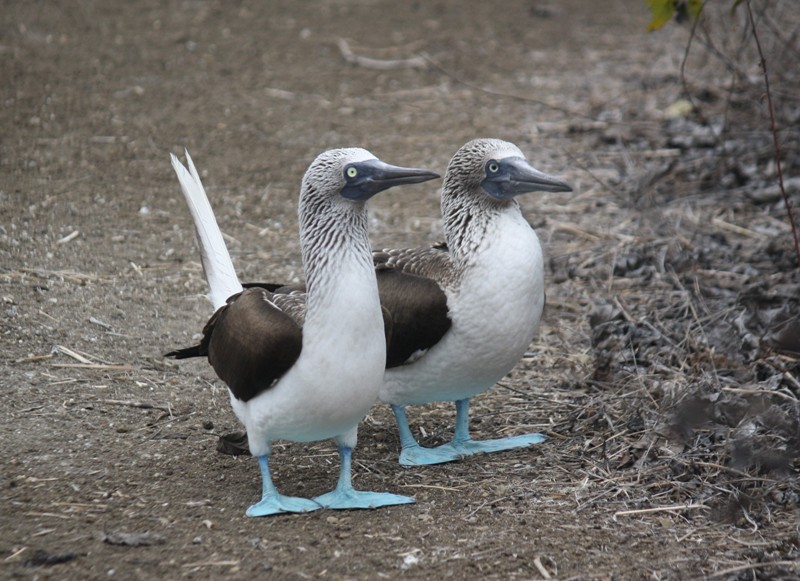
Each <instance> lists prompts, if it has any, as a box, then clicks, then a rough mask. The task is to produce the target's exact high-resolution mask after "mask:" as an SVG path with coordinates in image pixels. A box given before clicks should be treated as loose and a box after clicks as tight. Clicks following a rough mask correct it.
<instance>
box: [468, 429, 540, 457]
mask: <svg viewBox="0 0 800 581" xmlns="http://www.w3.org/2000/svg"><path fill="white" fill-rule="evenodd" d="M546 439H547V436H545V435H544V434H535V433H534V434H521V435H519V436H510V437H508V438H498V439H496V440H466V441H465V442H460V443H457V444H454V447H455V448H456V449H457V450H458V451H459V452H461V455H462V456H471V455H472V454H491V453H492V452H502V451H503V450H513V449H514V448H525V447H527V446H532V445H533V444H541V443H542V442H544V441H545V440H546Z"/></svg>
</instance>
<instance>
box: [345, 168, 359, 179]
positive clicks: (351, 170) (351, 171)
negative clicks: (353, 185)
mask: <svg viewBox="0 0 800 581" xmlns="http://www.w3.org/2000/svg"><path fill="white" fill-rule="evenodd" d="M357 175H358V170H357V169H356V168H354V167H348V168H347V177H349V178H354V177H356V176H357Z"/></svg>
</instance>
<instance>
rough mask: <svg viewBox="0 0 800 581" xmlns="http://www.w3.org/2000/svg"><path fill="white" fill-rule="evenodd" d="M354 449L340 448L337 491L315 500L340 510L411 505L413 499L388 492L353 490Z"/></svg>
mask: <svg viewBox="0 0 800 581" xmlns="http://www.w3.org/2000/svg"><path fill="white" fill-rule="evenodd" d="M352 454H353V449H352V448H348V447H345V446H340V447H339V457H340V458H341V462H342V466H341V471H340V472H339V483H338V484H337V485H336V490H334V491H332V492H329V493H327V494H323V495H322V496H318V497H317V498H315V499H314V501H315V502H317V503H319V504H320V505H321V506H323V507H325V508H333V509H338V510H343V509H350V508H378V507H379V506H391V505H395V504H411V503H413V502H414V499H413V498H410V497H408V496H400V495H399V494H390V493H388V492H363V491H360V490H354V489H353V483H352V479H351V470H352V468H351V457H352Z"/></svg>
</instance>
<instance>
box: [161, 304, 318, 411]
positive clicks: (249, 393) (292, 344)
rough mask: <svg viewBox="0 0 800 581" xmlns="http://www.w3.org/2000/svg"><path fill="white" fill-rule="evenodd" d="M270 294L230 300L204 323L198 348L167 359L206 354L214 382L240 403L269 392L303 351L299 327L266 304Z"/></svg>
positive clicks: (170, 354)
mask: <svg viewBox="0 0 800 581" xmlns="http://www.w3.org/2000/svg"><path fill="white" fill-rule="evenodd" d="M272 296H273V295H272V293H270V292H269V291H267V290H266V289H264V288H249V289H246V290H244V291H243V292H241V293H239V294H238V295H234V296H232V297H231V298H230V299H228V304H227V305H225V306H224V307H221V308H220V309H218V310H217V312H216V313H214V315H213V316H212V317H211V319H210V320H209V321H208V323H206V326H205V328H204V329H203V340H202V341H201V342H200V344H199V345H197V346H195V347H190V348H188V349H181V350H178V351H173V352H171V353H168V354H167V356H173V357H176V358H177V359H183V358H185V357H194V356H200V355H208V360H209V362H210V363H211V366H212V367H213V368H214V371H215V372H216V373H217V375H218V376H219V378H220V379H222V381H224V382H225V383H226V384H227V385H228V387H229V388H230V390H231V393H233V395H234V397H236V398H237V399H239V400H242V401H248V400H250V399H252V398H253V397H255V396H256V395H258V394H259V393H261V392H263V391H265V390H267V389H270V388H271V387H272V386H273V385H274V384H275V382H276V381H277V380H278V379H280V378H281V377H282V376H283V375H284V373H286V372H287V371H288V370H289V369H290V368H291V367H292V365H294V363H295V361H297V358H298V357H299V356H300V351H301V350H302V348H303V332H302V327H301V325H299V324H298V323H297V322H296V321H295V319H294V318H293V317H292V316H290V315H288V314H287V313H285V312H283V311H282V310H281V309H280V308H278V306H276V305H275V303H274V302H272V301H270V298H271V297H272Z"/></svg>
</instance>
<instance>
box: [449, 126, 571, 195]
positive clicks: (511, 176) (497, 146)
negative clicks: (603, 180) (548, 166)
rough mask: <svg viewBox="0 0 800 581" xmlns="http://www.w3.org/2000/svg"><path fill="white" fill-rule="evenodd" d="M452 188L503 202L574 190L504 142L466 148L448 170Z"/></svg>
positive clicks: (470, 144) (490, 141)
mask: <svg viewBox="0 0 800 581" xmlns="http://www.w3.org/2000/svg"><path fill="white" fill-rule="evenodd" d="M448 187H458V188H459V189H460V190H461V191H470V192H478V193H481V194H483V195H487V196H489V197H491V198H493V199H495V200H501V201H504V200H510V199H512V198H514V197H515V196H518V195H520V194H525V193H528V192H571V191H572V188H571V187H570V186H569V184H567V183H566V182H564V181H562V180H560V179H559V178H557V177H554V176H551V175H548V174H546V173H543V172H541V171H539V170H537V169H536V168H534V167H533V166H532V165H530V163H528V160H526V159H525V156H524V155H523V153H522V151H520V149H519V148H518V147H517V146H516V145H514V144H513V143H509V142H507V141H502V140H500V139H474V140H472V141H470V142H468V143H466V144H465V145H464V146H462V147H461V149H459V150H458V151H457V152H456V154H455V155H454V156H453V159H452V160H451V161H450V164H449V165H448V167H447V174H446V175H445V188H448Z"/></svg>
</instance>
